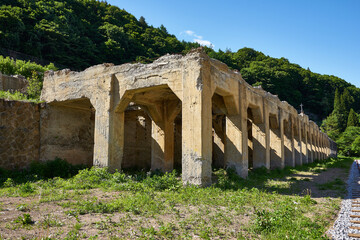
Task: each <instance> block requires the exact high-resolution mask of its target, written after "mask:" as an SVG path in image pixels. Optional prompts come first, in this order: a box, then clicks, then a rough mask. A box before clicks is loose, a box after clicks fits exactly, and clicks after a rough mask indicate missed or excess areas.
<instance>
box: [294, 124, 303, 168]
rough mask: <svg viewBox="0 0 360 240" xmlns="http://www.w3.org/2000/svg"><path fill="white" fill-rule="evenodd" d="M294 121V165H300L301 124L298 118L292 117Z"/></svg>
mask: <svg viewBox="0 0 360 240" xmlns="http://www.w3.org/2000/svg"><path fill="white" fill-rule="evenodd" d="M293 121H294V123H295V122H296V125H297V129H296V135H295V138H294V150H295V151H294V153H295V165H297V166H298V165H302V161H301V160H302V158H301V125H300V120H299V119H298V118H294V119H293Z"/></svg>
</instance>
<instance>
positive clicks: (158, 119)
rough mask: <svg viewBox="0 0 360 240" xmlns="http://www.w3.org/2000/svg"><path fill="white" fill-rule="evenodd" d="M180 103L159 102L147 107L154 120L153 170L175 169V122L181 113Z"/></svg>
mask: <svg viewBox="0 0 360 240" xmlns="http://www.w3.org/2000/svg"><path fill="white" fill-rule="evenodd" d="M178 106H179V102H178V101H170V102H168V101H167V102H159V103H154V104H152V106H151V107H150V106H148V107H147V111H148V112H149V114H150V117H151V119H152V128H151V170H156V169H159V170H161V171H163V172H169V171H172V170H173V168H174V144H175V141H174V120H175V117H176V116H177V115H178V113H179V112H180V108H179V107H178Z"/></svg>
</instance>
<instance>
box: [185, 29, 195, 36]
mask: <svg viewBox="0 0 360 240" xmlns="http://www.w3.org/2000/svg"><path fill="white" fill-rule="evenodd" d="M185 33H186V34H187V35H189V36H194V34H195V33H194V32H193V31H191V30H186V31H185Z"/></svg>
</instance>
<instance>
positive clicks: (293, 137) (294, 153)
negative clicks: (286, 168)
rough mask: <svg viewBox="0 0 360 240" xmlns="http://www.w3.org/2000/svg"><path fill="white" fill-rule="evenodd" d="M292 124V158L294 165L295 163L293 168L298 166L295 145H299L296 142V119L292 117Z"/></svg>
mask: <svg viewBox="0 0 360 240" xmlns="http://www.w3.org/2000/svg"><path fill="white" fill-rule="evenodd" d="M290 124H291V135H290V136H291V139H292V141H291V149H292V152H291V155H292V156H291V157H292V163H293V166H292V167H295V166H296V149H295V148H296V146H295V144H296V143H297V142H296V140H295V126H294V119H293V118H292V117H291V118H290Z"/></svg>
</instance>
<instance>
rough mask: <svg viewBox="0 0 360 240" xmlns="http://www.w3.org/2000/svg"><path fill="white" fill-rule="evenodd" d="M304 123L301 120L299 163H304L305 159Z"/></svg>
mask: <svg viewBox="0 0 360 240" xmlns="http://www.w3.org/2000/svg"><path fill="white" fill-rule="evenodd" d="M305 126H306V125H305V124H304V123H302V122H301V134H302V136H301V163H302V164H306V163H307V162H308V161H307V139H306V136H307V134H306V129H305Z"/></svg>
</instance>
